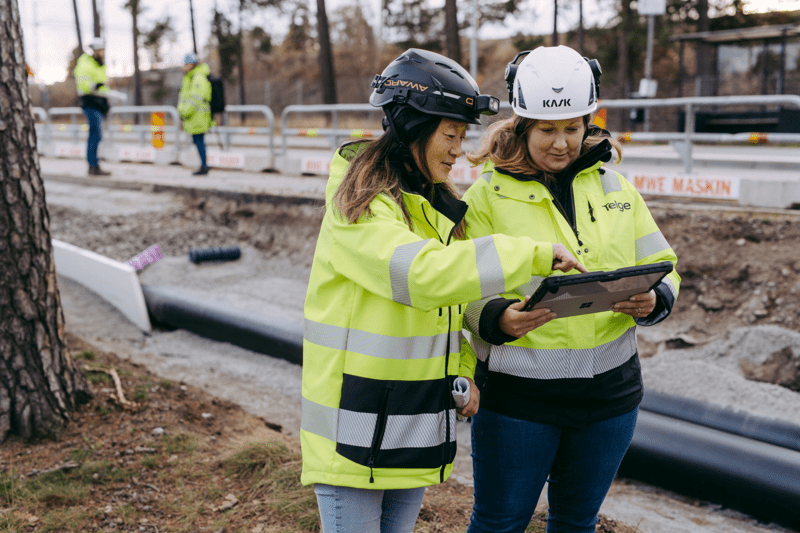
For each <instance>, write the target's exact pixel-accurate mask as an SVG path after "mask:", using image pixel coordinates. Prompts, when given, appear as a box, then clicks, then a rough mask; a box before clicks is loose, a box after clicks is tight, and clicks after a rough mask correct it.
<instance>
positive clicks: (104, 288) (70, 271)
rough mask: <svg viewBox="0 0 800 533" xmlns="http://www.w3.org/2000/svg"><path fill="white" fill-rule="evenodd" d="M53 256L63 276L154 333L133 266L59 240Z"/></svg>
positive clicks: (56, 242) (55, 245)
mask: <svg viewBox="0 0 800 533" xmlns="http://www.w3.org/2000/svg"><path fill="white" fill-rule="evenodd" d="M53 257H54V259H55V262H56V273H57V274H58V275H59V276H64V277H65V278H69V279H71V280H73V281H76V282H78V283H80V284H81V285H83V286H84V287H86V288H87V289H90V290H91V291H93V292H95V293H96V294H97V295H98V296H100V297H101V298H103V299H104V300H106V301H107V302H109V303H110V304H111V305H113V306H114V307H116V308H117V309H119V311H120V312H121V313H122V314H123V315H125V317H127V318H128V320H130V321H131V322H133V323H134V324H135V325H136V326H138V327H139V328H140V329H142V330H144V331H150V330H151V326H150V317H149V316H148V315H147V306H146V305H145V301H144V294H143V293H142V286H141V284H140V283H139V277H138V276H137V275H136V269H135V268H133V267H132V266H131V265H129V264H127V263H121V262H119V261H114V260H113V259H109V258H108V257H105V256H102V255H100V254H96V253H94V252H90V251H89V250H84V249H83V248H78V247H77V246H73V245H72V244H68V243H66V242H62V241H59V240H56V239H53Z"/></svg>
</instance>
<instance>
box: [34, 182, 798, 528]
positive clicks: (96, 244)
mask: <svg viewBox="0 0 800 533" xmlns="http://www.w3.org/2000/svg"><path fill="white" fill-rule="evenodd" d="M46 188H47V195H48V196H47V200H48V204H49V206H50V218H51V224H52V233H53V237H54V238H58V239H60V240H63V241H65V242H69V243H71V244H75V245H77V246H80V247H83V248H87V249H90V250H93V251H95V252H98V253H101V254H103V255H107V256H109V257H112V258H114V259H118V260H122V261H124V260H127V259H128V258H130V257H132V256H133V255H135V254H136V253H138V252H140V251H141V250H143V249H144V248H146V247H148V246H152V245H153V244H158V245H159V247H160V248H161V250H162V251H163V253H164V255H165V258H164V259H162V260H160V261H158V262H157V263H155V264H153V265H151V266H149V267H147V268H146V269H145V270H144V271H143V272H142V273H141V275H140V279H141V281H142V283H145V284H153V285H158V284H164V285H172V286H177V287H182V288H183V289H184V290H186V291H187V293H191V294H193V295H196V296H202V297H204V298H209V299H217V300H220V301H225V302H227V303H230V304H233V305H237V306H239V307H242V308H245V309H252V310H258V311H260V312H265V313H270V314H275V315H276V316H282V317H285V318H288V319H290V320H297V321H298V323H301V322H302V306H303V299H304V296H305V289H306V283H307V279H308V274H309V268H310V262H311V257H312V255H313V246H314V242H315V237H316V231H317V228H318V224H319V219H320V217H321V213H320V212H319V210H318V209H316V208H312V207H301V206H294V207H293V208H291V209H289V208H285V207H282V206H272V205H263V204H258V205H252V204H251V205H243V204H242V205H239V204H237V203H236V202H232V201H223V200H215V199H192V200H186V199H181V198H177V197H174V196H171V195H168V194H158V195H155V194H151V193H150V194H148V193H142V192H135V191H125V192H123V191H116V192H115V194H113V195H108V196H105V195H102V194H96V195H88V196H86V195H84V194H83V191H82V189H81V188H79V187H77V186H72V185H69V186H68V185H65V184H60V183H57V182H52V181H48V182H47V183H46ZM82 199H83V200H82ZM120 205H126V206H128V207H127V208H126V211H125V212H124V214H120V212H119V211H117V210H115V209H118V208H119V206H120ZM131 205H141V206H142V209H140V210H137V209H133V208H130V206H131ZM653 211H654V215H655V216H656V218H657V220H658V221H659V224H660V225H661V227H662V230H663V231H664V233H665V235H666V236H667V238H668V240H670V242H672V243H673V244H675V243H676V242H677V243H678V244H677V246H676V247H677V248H678V255H679V258H680V260H681V263H680V264H679V268H678V270H679V272H680V273H681V275H682V276H683V277H684V285H683V287H682V293H681V297H680V299H679V305H678V306H677V307H676V310H675V312H674V314H673V316H672V317H670V318H669V319H668V320H667V321H665V322H664V323H663V324H662V325H659V326H656V327H654V328H648V329H643V328H640V331H639V338H640V349H641V351H642V355H643V356H649V357H643V359H642V366H643V372H644V380H645V386H646V387H649V388H652V389H653V390H658V391H662V392H667V393H671V394H681V395H684V396H687V397H691V398H696V399H699V400H703V401H710V402H713V403H718V404H720V405H724V406H728V407H734V408H737V409H743V410H747V411H749V412H752V413H755V414H760V415H762V416H774V417H776V418H782V419H784V420H789V421H792V422H795V423H798V424H800V394H798V393H796V392H794V391H792V390H790V389H789V388H787V386H779V385H774V384H770V383H760V382H756V381H753V380H752V379H750V380H748V379H746V378H745V377H744V375H743V374H742V372H743V371H744V373H745V374H748V375H750V377H751V378H752V377H758V378H760V379H763V378H764V377H765V376H766V377H769V374H770V371H771V370H774V369H776V368H778V366H776V365H777V364H778V363H779V362H781V361H782V362H784V363H785V364H784V365H783V366H780V367H779V368H778V370H776V371H775V372H773V374H775V376H773V377H774V378H775V380H780V379H783V380H784V381H786V382H787V383H790V382H791V376H789V377H787V376H786V372H785V371H784V372H781V371H780V370H782V369H785V368H789V367H792V366H793V365H794V366H796V362H797V361H798V354H800V344H799V343H800V334H798V333H797V332H795V331H793V330H791V329H787V328H784V327H780V326H778V325H777V324H782V325H788V326H790V327H791V326H793V325H794V324H795V322H794V320H795V319H794V317H795V316H797V315H800V309H798V308H797V307H796V306H794V305H793V304H786V301H787V300H788V298H787V297H788V296H789V295H790V294H791V291H792V289H793V288H794V287H796V286H797V285H798V282H797V272H798V270H800V260H797V259H795V256H796V247H793V246H792V244H793V243H792V241H794V240H795V239H797V240H798V241H800V224H798V223H797V222H796V221H795V219H794V218H792V217H784V218H780V217H779V216H775V217H772V216H770V217H765V216H762V215H758V216H755V217H753V216H750V215H749V214H745V213H729V212H722V213H720V214H716V213H715V212H713V211H711V210H707V211H706V212H695V211H691V210H689V211H686V212H678V211H677V210H675V209H673V208H671V207H669V206H667V207H666V208H664V209H659V208H654V209H653ZM782 216H783V215H781V217H782ZM765 220H767V221H768V222H764V221H765ZM775 220H779V222H775ZM704 224H705V225H706V227H705V229H704V234H706V235H713V234H714V232H721V231H723V230H724V228H728V230H727V231H726V232H725V234H724V236H723V234H722V233H720V234H719V235H717V236H716V237H715V240H714V241H713V246H706V247H705V248H703V247H702V246H701V243H702V242H704V241H702V240H700V237H697V236H696V233H693V232H691V231H689V229H690V228H694V227H698V226H699V227H702V226H703V225H704ZM742 235H745V236H742ZM747 235H749V236H750V238H749V240H748V238H747ZM739 239H745V243H743V244H736V243H737V242H738V241H739ZM776 243H777V244H776ZM230 244H238V245H240V246H242V249H243V254H242V258H241V259H240V260H238V261H235V262H230V263H216V264H203V265H193V264H191V263H190V262H189V261H188V258H187V257H186V253H187V252H188V250H189V249H191V248H194V247H199V246H208V245H230ZM706 244H709V243H706ZM714 246H716V247H718V248H717V249H716V250H715V249H713V248H714ZM731 246H734V247H735V248H734V250H735V251H736V257H735V261H730V263H728V262H726V261H728V259H727V258H729V257H730V255H731V254H730V253H729V252H728V253H725V254H724V255H719V254H720V253H721V251H720V250H724V249H725V247H728V248H730V247H731ZM773 246H775V247H776V249H773V248H772V247H773ZM699 249H702V250H703V253H702V254H699V253H698V254H696V255H695V254H693V253H692V251H693V250H699ZM770 252H772V255H773V256H776V255H777V256H779V257H777V258H775V259H774V260H773V261H774V264H773V265H772V267H773V268H772V270H770V269H769V268H766V267H763V268H762V266H761V265H762V264H763V261H762V258H763V257H764V256H765V254H766V253H770ZM775 268H777V269H785V272H784V273H783V274H782V277H780V276H779V277H778V278H781V279H779V282H778V283H776V282H775V281H772V280H773V279H776V278H775V276H769V274H774V270H775ZM743 270H744V271H745V272H747V275H746V276H745V275H742V274H741V272H742V271H743ZM762 270H763V271H764V272H762ZM714 273H716V275H715V274H714ZM737 280H738V281H737ZM59 283H60V286H61V291H62V300H63V303H64V309H65V316H66V320H67V327H68V329H70V330H71V331H73V332H75V333H77V334H79V335H82V336H84V337H86V338H87V340H89V341H91V342H94V343H96V344H97V345H98V347H101V348H103V349H108V350H113V351H115V352H117V353H118V354H120V355H121V356H123V357H129V358H131V359H133V360H135V361H136V362H140V363H142V364H145V365H147V366H148V368H151V370H152V371H154V372H156V373H159V374H162V375H164V376H166V377H169V378H171V379H181V380H184V381H186V382H188V383H192V384H194V385H198V386H201V387H203V388H205V389H206V390H208V391H209V392H211V393H213V394H215V395H218V396H220V397H222V398H225V399H229V400H232V401H236V402H237V403H240V404H242V405H243V406H244V407H245V408H246V409H247V410H249V411H251V412H253V413H254V414H257V415H259V416H262V417H264V418H265V419H267V420H269V421H271V422H274V423H278V424H281V425H282V426H284V430H285V432H286V433H288V434H290V435H297V434H298V433H299V414H300V368H299V367H296V366H294V365H291V364H288V363H286V362H284V361H280V360H277V359H273V358H269V357H266V356H262V355H257V354H253V353H251V352H248V351H247V350H242V349H240V348H237V347H234V346H231V345H228V344H224V343H216V342H213V341H209V340H206V339H202V338H201V337H198V336H196V335H193V334H190V333H187V332H183V331H174V332H165V331H154V332H153V333H152V334H149V335H145V334H143V333H141V332H140V331H138V330H137V329H136V328H135V327H133V326H131V325H130V324H128V323H127V322H126V321H125V320H124V319H123V318H122V317H121V315H120V314H119V313H117V312H116V311H115V310H114V309H113V308H111V307H110V306H109V305H108V304H106V303H104V302H102V301H101V300H99V299H98V298H97V297H96V296H95V295H93V294H92V293H90V292H89V291H86V290H85V289H83V288H82V287H80V286H78V285H76V284H74V283H71V282H69V281H67V280H60V282H59ZM769 283H772V286H769V285H768V284H769ZM755 291H759V293H755ZM743 293H746V294H743ZM754 297H758V300H757V301H758V302H759V306H754V305H752V301H753V298H754ZM781 298H784V299H785V300H783V301H779V300H780V299H781ZM737 313H738V314H737ZM765 323H766V324H765ZM743 369H744V370H743ZM468 429H469V428H468V425H467V424H460V427H459V457H458V462H457V465H456V476H457V479H459V480H461V481H463V482H467V483H469V482H470V481H471V462H470V459H469V439H468ZM602 512H603V513H604V514H606V515H607V516H610V517H611V518H614V519H617V520H620V521H623V522H625V523H628V524H631V525H638V527H639V529H640V531H642V532H643V533H651V532H652V533H679V532H680V533H683V532H686V531H690V532H698V533H723V532H725V533H752V532H766V531H788V530H785V529H782V528H779V527H777V526H772V525H765V524H762V523H759V522H757V521H755V520H753V519H751V518H749V517H747V516H745V515H741V514H739V513H736V512H732V511H729V510H724V509H721V508H719V507H718V506H714V505H708V504H704V503H702V502H697V501H693V500H688V499H686V498H682V497H680V496H676V495H672V494H670V493H668V492H666V491H663V490H661V489H657V488H654V487H649V486H647V485H643V484H639V483H635V482H630V481H620V482H616V483H615V484H614V487H613V489H612V491H611V493H610V495H609V497H608V499H607V501H606V503H605V504H604V507H603V510H602Z"/></svg>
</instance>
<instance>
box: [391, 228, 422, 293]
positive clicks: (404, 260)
mask: <svg viewBox="0 0 800 533" xmlns="http://www.w3.org/2000/svg"><path fill="white" fill-rule="evenodd" d="M428 242H430V239H426V240H424V241H418V242H412V243H410V244H402V245H400V246H398V247H397V249H396V250H395V251H394V253H393V254H392V260H391V262H390V263H389V279H390V281H391V284H392V300H394V301H395V302H397V303H399V304H403V305H407V306H409V307H411V292H410V289H409V288H408V273H409V271H410V270H411V263H412V262H413V261H414V258H415V257H416V256H417V254H418V253H419V251H420V250H421V249H422V248H424V247H425V245H426V244H428Z"/></svg>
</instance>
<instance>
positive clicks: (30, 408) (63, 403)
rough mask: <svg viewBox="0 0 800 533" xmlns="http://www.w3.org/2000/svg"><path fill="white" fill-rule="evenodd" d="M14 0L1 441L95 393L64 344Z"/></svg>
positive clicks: (9, 3) (1, 233)
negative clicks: (91, 391) (90, 393)
mask: <svg viewBox="0 0 800 533" xmlns="http://www.w3.org/2000/svg"><path fill="white" fill-rule="evenodd" d="M23 58H24V53H23V48H22V31H21V30H20V20H19V9H18V7H17V2H16V0H0V64H2V68H0V186H1V187H0V442H3V441H4V440H5V439H6V438H7V437H8V436H10V435H18V436H20V437H23V438H25V439H37V438H54V437H57V436H58V435H59V434H60V432H61V430H62V429H63V428H64V426H65V425H66V424H67V422H68V420H69V412H70V411H72V410H74V409H75V407H76V405H77V404H78V403H81V402H83V401H86V400H87V398H88V397H89V392H88V385H87V383H86V380H85V379H84V377H83V374H82V373H81V371H80V370H79V369H78V368H77V367H76V365H75V364H74V363H73V361H72V359H71V358H70V356H69V354H68V353H67V351H66V349H65V347H64V317H63V314H62V311H61V302H60V299H59V295H58V285H57V282H56V273H55V264H54V262H53V249H52V243H51V241H50V223H49V221H50V217H49V214H48V212H47V206H46V205H45V200H44V188H43V182H42V177H41V174H40V171H39V157H38V154H37V152H36V131H35V130H34V126H33V116H32V115H31V101H30V96H29V91H28V80H27V76H26V75H25V62H24V59H23Z"/></svg>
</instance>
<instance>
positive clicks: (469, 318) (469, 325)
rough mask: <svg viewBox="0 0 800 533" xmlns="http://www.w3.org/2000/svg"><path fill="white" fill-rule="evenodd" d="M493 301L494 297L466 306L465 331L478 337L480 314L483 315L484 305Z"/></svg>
mask: <svg viewBox="0 0 800 533" xmlns="http://www.w3.org/2000/svg"><path fill="white" fill-rule="evenodd" d="M493 299H494V296H490V297H488V298H483V299H482V300H478V301H476V302H470V303H468V304H467V308H466V309H465V310H464V328H465V329H466V330H467V331H469V332H470V333H473V334H475V335H478V336H480V334H481V332H480V321H481V313H483V308H484V307H486V304H487V303H489V301H490V300H493Z"/></svg>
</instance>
